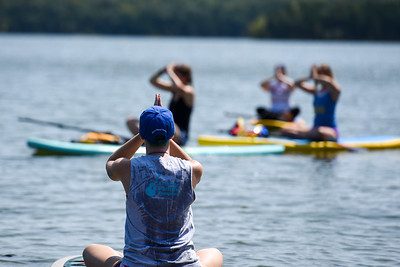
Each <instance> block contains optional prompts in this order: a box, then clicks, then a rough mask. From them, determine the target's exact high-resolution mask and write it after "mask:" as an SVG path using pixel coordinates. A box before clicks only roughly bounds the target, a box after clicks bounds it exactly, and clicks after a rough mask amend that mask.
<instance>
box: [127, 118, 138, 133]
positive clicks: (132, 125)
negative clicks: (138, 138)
mask: <svg viewBox="0 0 400 267" xmlns="http://www.w3.org/2000/svg"><path fill="white" fill-rule="evenodd" d="M126 126H127V127H128V129H129V131H131V133H132V134H133V135H135V134H137V133H138V132H139V120H138V118H135V117H129V118H128V120H127V121H126Z"/></svg>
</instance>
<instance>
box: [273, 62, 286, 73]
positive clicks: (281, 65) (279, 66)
mask: <svg viewBox="0 0 400 267" xmlns="http://www.w3.org/2000/svg"><path fill="white" fill-rule="evenodd" d="M278 69H281V70H282V72H283V74H285V75H286V74H287V70H286V66H285V65H283V64H278V65H276V66H275V70H278Z"/></svg>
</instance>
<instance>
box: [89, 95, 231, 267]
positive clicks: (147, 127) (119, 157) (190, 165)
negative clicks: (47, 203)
mask: <svg viewBox="0 0 400 267" xmlns="http://www.w3.org/2000/svg"><path fill="white" fill-rule="evenodd" d="M154 104H155V105H154V106H152V107H150V108H148V109H146V110H145V111H144V112H143V113H142V115H141V116H140V132H139V134H136V135H135V136H134V137H133V138H132V139H130V140H129V141H128V142H127V143H125V144H124V145H122V147H121V148H119V149H118V150H117V151H115V152H114V153H113V154H112V155H111V156H110V158H109V159H108V160H107V164H106V170H107V174H108V176H109V177H110V179H111V180H114V181H121V182H122V185H123V187H124V189H125V193H126V221H125V247H124V253H123V256H122V255H121V253H119V252H117V251H115V250H114V249H112V248H110V247H108V246H104V245H99V244H93V245H89V246H88V247H86V248H85V250H84V251H83V258H84V260H85V264H86V266H89V267H90V266H96V267H117V266H118V267H131V266H188V267H189V266H192V267H194V266H196V267H200V266H201V267H214V266H215V267H219V266H222V262H223V256H222V254H221V252H220V251H219V250H217V249H215V248H208V249H202V250H199V251H197V252H195V250H194V245H193V241H192V237H193V234H194V225H193V215H192V208H191V204H192V203H193V201H194V200H195V192H194V189H195V187H196V186H197V184H198V183H199V182H200V178H201V176H202V173H203V167H202V165H201V164H200V163H199V162H197V161H196V160H193V159H192V158H191V157H190V156H189V155H187V154H186V153H185V152H184V151H183V150H182V149H181V148H180V147H179V146H178V145H177V144H176V143H175V142H174V141H173V140H172V139H171V138H172V136H173V135H174V121H173V117H172V113H171V112H170V111H169V110H168V109H166V108H163V107H161V100H160V95H156V100H155V103H154ZM143 142H144V144H145V146H146V155H145V156H141V157H135V158H132V157H133V156H134V155H135V153H136V151H137V150H138V148H139V147H140V146H141V145H142V144H143Z"/></svg>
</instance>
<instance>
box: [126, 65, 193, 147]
mask: <svg viewBox="0 0 400 267" xmlns="http://www.w3.org/2000/svg"><path fill="white" fill-rule="evenodd" d="M164 74H166V75H168V77H169V78H170V81H165V80H162V79H161V76H163V75H164ZM150 83H151V84H152V85H154V86H155V87H157V88H160V89H162V90H166V91H169V92H171V93H172V98H171V102H170V103H169V109H170V110H171V112H172V114H173V115H174V120H175V135H174V138H173V140H174V141H175V142H176V143H177V144H179V145H181V146H183V145H185V144H186V142H187V141H188V139H189V126H190V117H191V114H192V110H193V106H194V98H195V92H194V91H195V90H194V87H193V86H192V70H191V68H190V67H189V66H188V65H184V64H169V65H167V66H165V67H163V68H161V69H160V70H158V71H157V72H156V73H154V74H153V75H152V76H151V78H150ZM127 126H128V128H129V130H130V131H131V132H132V133H133V134H136V133H138V131H139V129H138V120H137V119H135V118H130V119H128V121H127Z"/></svg>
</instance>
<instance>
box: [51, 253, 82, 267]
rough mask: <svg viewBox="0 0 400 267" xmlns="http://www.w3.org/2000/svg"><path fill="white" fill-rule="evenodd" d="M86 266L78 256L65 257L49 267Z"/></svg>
mask: <svg viewBox="0 0 400 267" xmlns="http://www.w3.org/2000/svg"><path fill="white" fill-rule="evenodd" d="M80 266H86V265H85V263H84V262H83V258H82V256H80V255H75V256H67V257H64V258H61V259H59V260H57V261H56V262H54V263H53V264H52V265H51V267H80Z"/></svg>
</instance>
